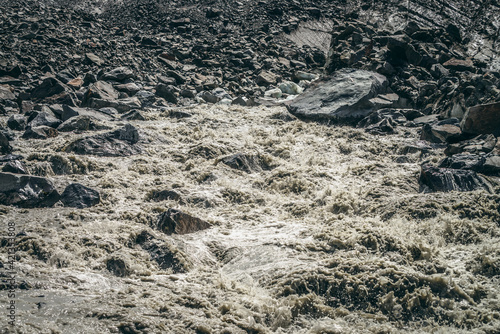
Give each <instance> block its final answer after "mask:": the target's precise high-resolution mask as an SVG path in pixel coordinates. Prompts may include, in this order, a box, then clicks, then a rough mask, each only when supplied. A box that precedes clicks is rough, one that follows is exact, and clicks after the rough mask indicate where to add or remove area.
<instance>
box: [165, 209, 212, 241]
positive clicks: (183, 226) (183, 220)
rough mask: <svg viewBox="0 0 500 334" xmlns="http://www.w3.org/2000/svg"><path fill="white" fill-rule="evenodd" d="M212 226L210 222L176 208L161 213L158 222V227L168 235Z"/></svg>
mask: <svg viewBox="0 0 500 334" xmlns="http://www.w3.org/2000/svg"><path fill="white" fill-rule="evenodd" d="M210 226H211V225H210V223H208V222H206V221H204V220H201V219H199V218H196V217H193V216H191V215H189V214H187V213H184V212H182V211H180V210H176V209H168V210H167V211H166V212H164V213H162V214H160V215H159V216H158V218H157V222H156V228H158V229H159V230H160V231H162V232H163V233H165V234H167V235H171V234H188V233H194V232H197V231H201V230H205V229H207V228H209V227H210Z"/></svg>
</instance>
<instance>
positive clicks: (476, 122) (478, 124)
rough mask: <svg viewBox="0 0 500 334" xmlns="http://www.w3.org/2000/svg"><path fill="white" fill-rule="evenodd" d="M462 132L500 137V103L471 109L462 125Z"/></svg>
mask: <svg viewBox="0 0 500 334" xmlns="http://www.w3.org/2000/svg"><path fill="white" fill-rule="evenodd" d="M461 127H462V131H463V132H465V133H469V134H490V133H491V134H493V135H495V136H496V137H499V136H500V102H496V103H490V104H482V105H477V106H474V107H470V108H469V109H468V110H467V112H466V113H465V115H464V118H463V119H462V123H461Z"/></svg>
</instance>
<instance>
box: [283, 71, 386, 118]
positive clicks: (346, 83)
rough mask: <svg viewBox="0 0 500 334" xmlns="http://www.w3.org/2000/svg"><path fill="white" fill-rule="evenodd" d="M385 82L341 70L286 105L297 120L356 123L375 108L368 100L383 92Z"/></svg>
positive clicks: (366, 73)
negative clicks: (327, 120)
mask: <svg viewBox="0 0 500 334" xmlns="http://www.w3.org/2000/svg"><path fill="white" fill-rule="evenodd" d="M387 85H388V82H387V79H386V78H385V77H384V76H383V75H381V74H378V73H374V72H369V71H364V70H354V69H343V70H339V71H337V72H335V73H334V74H333V75H332V77H331V78H330V79H329V80H328V81H326V82H321V83H318V84H317V85H316V86H314V87H312V88H310V89H309V90H307V91H306V92H304V93H303V94H301V95H299V96H298V97H297V98H295V99H294V100H292V101H291V102H289V103H288V105H287V106H288V110H289V111H290V112H291V113H292V114H293V115H295V116H297V117H299V118H300V117H302V118H309V119H314V120H325V119H329V120H335V121H340V122H352V121H359V120H360V119H362V118H364V117H366V116H367V115H368V114H370V113H371V112H373V111H375V110H376V109H377V108H376V107H375V106H374V105H373V104H372V103H371V102H370V99H372V98H374V97H376V96H377V95H379V94H384V93H387Z"/></svg>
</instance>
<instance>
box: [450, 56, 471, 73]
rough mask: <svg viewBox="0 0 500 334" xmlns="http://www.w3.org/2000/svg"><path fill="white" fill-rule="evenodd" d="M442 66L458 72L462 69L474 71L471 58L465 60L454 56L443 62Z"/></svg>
mask: <svg viewBox="0 0 500 334" xmlns="http://www.w3.org/2000/svg"><path fill="white" fill-rule="evenodd" d="M443 66H444V67H445V68H447V69H450V70H455V71H459V72H463V71H470V72H475V70H474V64H473V63H472V60H470V59H467V60H460V59H456V58H452V59H450V60H448V61H447V62H445V63H444V64H443Z"/></svg>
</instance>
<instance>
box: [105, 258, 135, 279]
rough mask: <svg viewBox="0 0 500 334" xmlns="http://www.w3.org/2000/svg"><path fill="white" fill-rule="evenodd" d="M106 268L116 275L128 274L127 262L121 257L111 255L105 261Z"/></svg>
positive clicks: (123, 275)
mask: <svg viewBox="0 0 500 334" xmlns="http://www.w3.org/2000/svg"><path fill="white" fill-rule="evenodd" d="M106 269H108V270H109V271H110V272H111V273H112V274H113V275H115V276H118V277H125V276H128V275H129V274H130V268H129V266H128V264H127V263H126V262H125V261H124V260H123V259H120V258H117V257H112V258H110V259H108V260H107V261H106Z"/></svg>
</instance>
